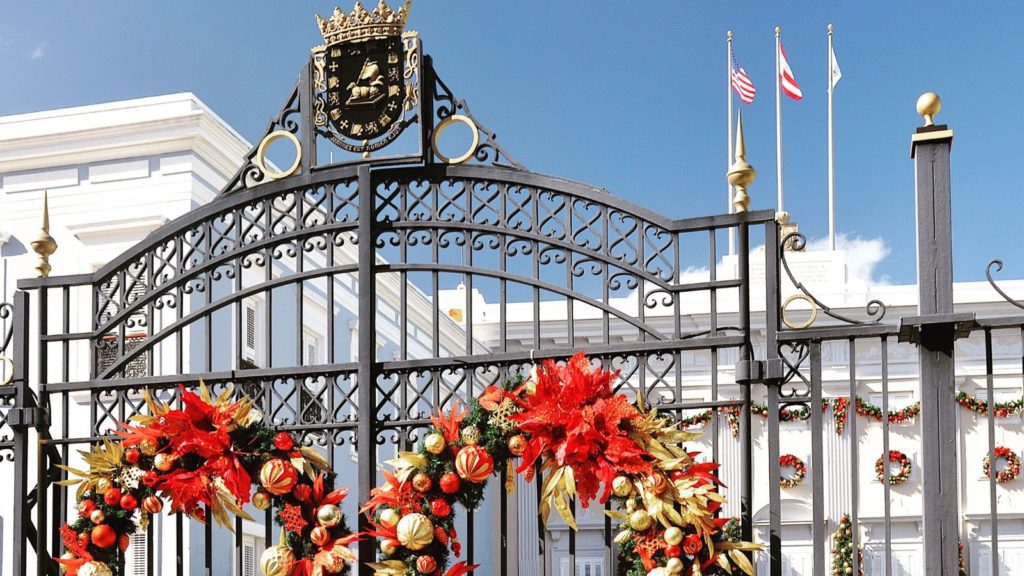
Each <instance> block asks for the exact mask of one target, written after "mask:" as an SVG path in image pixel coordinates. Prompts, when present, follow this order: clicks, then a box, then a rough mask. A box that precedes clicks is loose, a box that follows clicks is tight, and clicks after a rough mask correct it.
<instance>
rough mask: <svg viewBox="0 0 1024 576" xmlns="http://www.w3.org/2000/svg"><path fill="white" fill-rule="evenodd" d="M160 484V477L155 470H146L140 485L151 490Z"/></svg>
mask: <svg viewBox="0 0 1024 576" xmlns="http://www.w3.org/2000/svg"><path fill="white" fill-rule="evenodd" d="M158 482H160V475H159V474H157V473H156V471H155V470H146V473H145V474H143V475H142V483H143V484H145V485H146V486H148V487H150V488H152V487H154V486H156V485H157V483H158Z"/></svg>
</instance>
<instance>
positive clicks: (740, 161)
mask: <svg viewBox="0 0 1024 576" xmlns="http://www.w3.org/2000/svg"><path fill="white" fill-rule="evenodd" d="M725 178H726V180H728V181H729V184H730V185H732V187H733V188H736V195H735V196H734V197H733V200H732V205H733V206H735V207H736V212H746V211H747V207H748V206H750V196H748V195H747V187H748V186H750V185H751V184H753V182H754V179H755V178H757V170H754V167H753V166H751V165H750V163H749V162H747V145H746V142H745V141H744V140H743V112H739V113H738V115H737V119H736V160H735V161H733V163H732V166H730V167H729V171H728V172H726V173H725Z"/></svg>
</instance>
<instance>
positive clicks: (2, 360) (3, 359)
mask: <svg viewBox="0 0 1024 576" xmlns="http://www.w3.org/2000/svg"><path fill="white" fill-rule="evenodd" d="M0 365H6V370H5V371H6V372H7V376H5V377H4V378H3V380H2V381H0V386H7V385H8V384H10V383H11V382H14V360H11V359H10V358H8V357H7V356H0Z"/></svg>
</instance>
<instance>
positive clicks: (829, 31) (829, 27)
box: [828, 22, 832, 36]
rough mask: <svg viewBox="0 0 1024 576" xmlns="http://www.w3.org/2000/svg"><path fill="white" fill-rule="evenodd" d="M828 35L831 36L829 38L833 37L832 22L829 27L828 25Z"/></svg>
mask: <svg viewBox="0 0 1024 576" xmlns="http://www.w3.org/2000/svg"><path fill="white" fill-rule="evenodd" d="M828 35H829V36H831V35H832V23H831V22H830V23H829V25H828Z"/></svg>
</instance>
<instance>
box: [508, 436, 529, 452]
mask: <svg viewBox="0 0 1024 576" xmlns="http://www.w3.org/2000/svg"><path fill="white" fill-rule="evenodd" d="M508 451H509V452H511V453H512V455H513V456H522V455H523V453H524V452H526V438H525V437H524V436H523V435H522V434H516V435H515V436H513V437H511V438H509V439H508Z"/></svg>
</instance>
